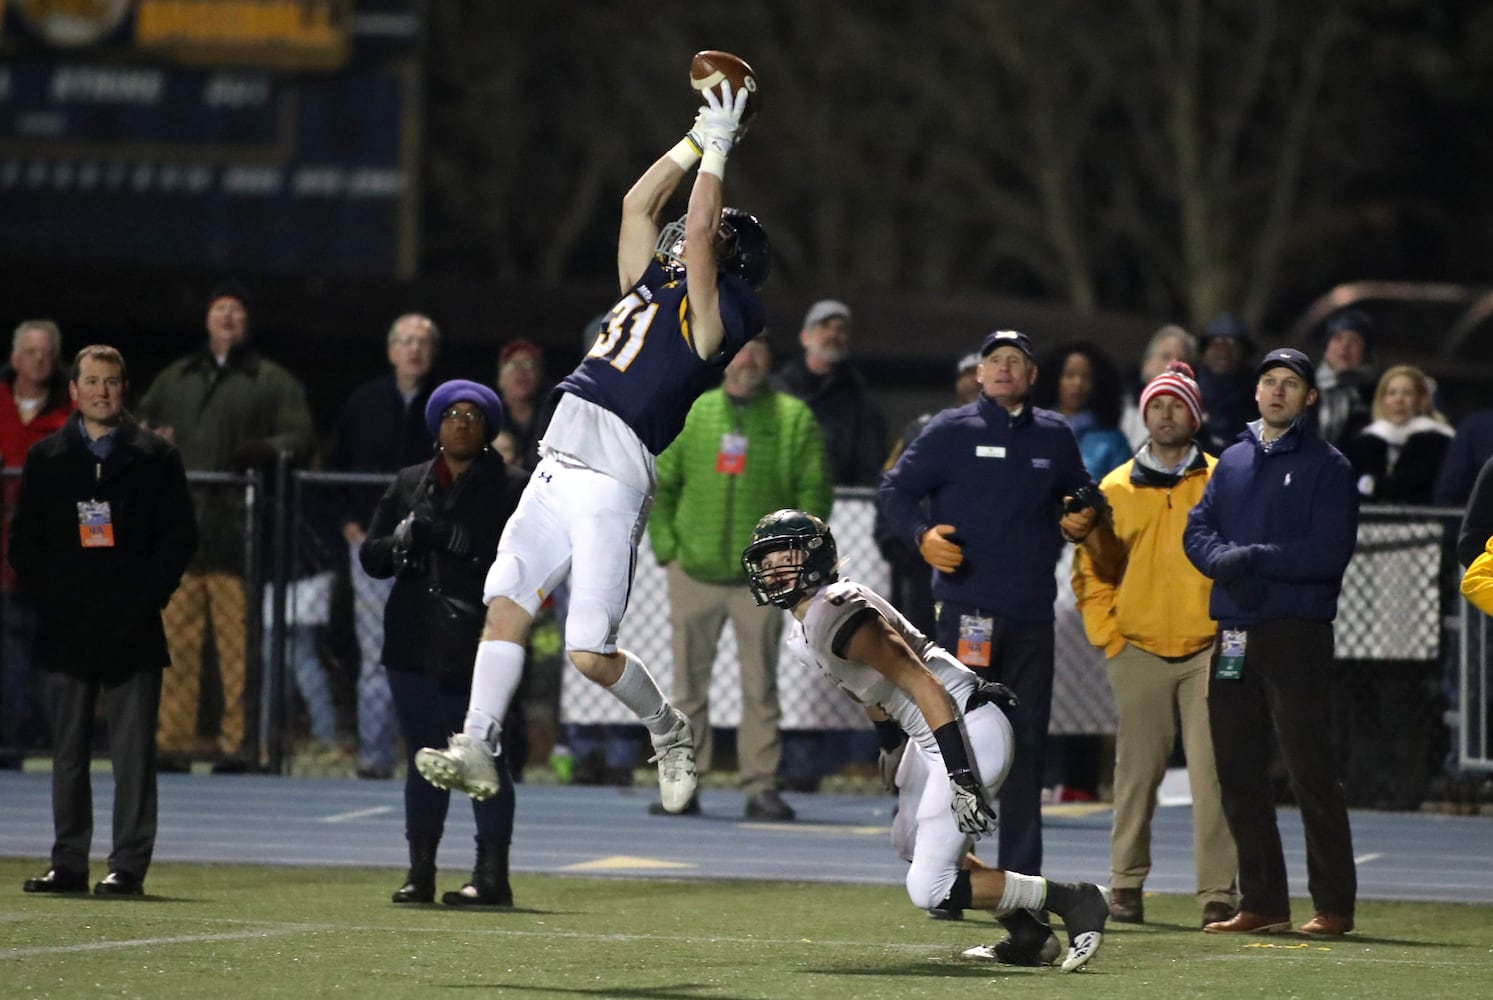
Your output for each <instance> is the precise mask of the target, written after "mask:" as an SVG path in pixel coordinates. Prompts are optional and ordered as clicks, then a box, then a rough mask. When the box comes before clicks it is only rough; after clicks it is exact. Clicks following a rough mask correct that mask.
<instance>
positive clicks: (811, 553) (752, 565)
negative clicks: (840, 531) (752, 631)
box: [741, 532, 838, 611]
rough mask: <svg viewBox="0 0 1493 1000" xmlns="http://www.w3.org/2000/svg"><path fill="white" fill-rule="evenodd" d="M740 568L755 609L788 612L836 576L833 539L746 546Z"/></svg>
mask: <svg viewBox="0 0 1493 1000" xmlns="http://www.w3.org/2000/svg"><path fill="white" fill-rule="evenodd" d="M741 565H742V567H743V568H744V569H745V570H746V574H747V582H748V584H749V585H750V586H751V589H752V597H753V598H755V599H756V601H757V603H758V604H759V605H765V604H771V605H773V606H774V607H779V608H783V609H785V610H790V611H791V610H792V609H793V608H794V607H796V606H797V605H798V604H799V602H800V601H802V600H803V599H804V598H805V597H808V596H810V595H811V594H813V593H815V592H816V591H818V590H819V589H820V588H821V587H823V586H825V585H826V584H829V583H833V582H834V580H835V579H836V577H837V575H838V572H837V571H838V559H837V557H836V554H835V542H834V538H833V537H832V536H830V535H829V534H828V533H827V532H826V533H825V534H816V535H811V536H808V537H802V536H799V537H793V536H785V535H777V536H774V537H767V538H762V539H760V540H758V541H755V542H753V543H752V544H750V545H748V546H747V548H746V551H745V552H743V553H742V556H741Z"/></svg>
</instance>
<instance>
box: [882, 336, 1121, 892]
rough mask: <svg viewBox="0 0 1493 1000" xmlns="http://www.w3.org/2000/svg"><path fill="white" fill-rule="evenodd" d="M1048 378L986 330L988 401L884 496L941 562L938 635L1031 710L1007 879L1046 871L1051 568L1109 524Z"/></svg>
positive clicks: (1021, 714) (1003, 858) (908, 532)
mask: <svg viewBox="0 0 1493 1000" xmlns="http://www.w3.org/2000/svg"><path fill="white" fill-rule="evenodd" d="M1037 375H1038V368H1037V363H1036V358H1035V355H1034V354H1033V353H1032V345H1031V341H1030V340H1029V339H1028V338H1027V336H1026V334H1024V333H1019V332H1017V331H1015V330H997V331H995V332H994V333H990V334H987V335H986V337H985V339H984V341H983V342H982V343H981V345H980V363H979V367H978V369H977V377H978V379H979V382H980V397H979V398H978V399H977V400H975V402H973V403H970V404H968V405H966V406H960V407H955V408H954V409H950V410H944V411H943V412H942V413H940V414H938V415H937V416H935V417H934V418H933V419H932V420H930V421H928V425H927V427H925V428H924V429H923V432H922V433H921V434H919V435H918V436H917V437H916V438H915V439H914V440H913V442H912V443H911V444H910V445H908V447H907V450H906V451H904V452H903V453H902V457H900V458H899V459H897V462H896V464H895V465H893V466H892V468H891V469H890V470H889V471H888V472H887V473H886V475H885V476H884V477H883V478H882V481H881V489H880V492H879V494H878V499H879V501H880V503H881V510H882V512H883V514H885V516H886V519H887V521H888V523H889V524H890V525H891V526H892V529H893V530H894V531H896V532H897V533H898V534H899V535H900V536H901V537H902V538H904V539H906V540H907V541H908V542H909V543H911V544H913V545H915V546H917V548H918V551H919V552H921V553H922V555H923V559H924V561H925V562H927V563H928V565H929V566H930V567H932V570H933V599H934V600H935V601H937V602H938V606H939V611H938V621H937V629H936V633H935V635H934V636H933V637H932V638H934V639H935V641H937V642H938V644H939V645H940V646H942V647H943V648H945V649H947V650H949V651H950V652H951V653H953V654H954V655H955V656H956V657H957V658H958V659H959V661H960V662H961V663H963V664H964V665H965V666H967V667H969V668H971V669H972V670H974V671H975V673H977V674H979V675H980V676H981V677H983V678H986V679H989V680H995V681H999V682H1000V683H1002V684H1005V685H1006V686H1007V687H1009V688H1011V689H1012V690H1013V691H1015V692H1016V697H1017V698H1018V699H1019V700H1020V702H1021V704H1020V705H1019V706H1018V708H1017V709H1016V710H1015V712H1014V713H1013V714H1012V717H1011V725H1012V727H1013V729H1014V730H1015V737H1016V760H1017V761H1018V762H1019V763H1018V766H1017V767H1016V768H1014V769H1013V770H1012V772H1011V773H1010V774H1009V775H1008V776H1007V777H1006V783H1005V784H1004V785H1002V786H1001V791H1000V815H1001V823H1000V846H999V861H998V863H999V865H1000V866H1001V867H1002V868H1005V869H1007V870H1009V871H1041V870H1042V799H1041V797H1042V775H1043V772H1044V770H1045V764H1044V754H1045V752H1046V740H1047V725H1048V720H1049V717H1050V714H1051V711H1052V683H1053V656H1054V651H1053V610H1052V609H1053V601H1054V599H1055V598H1056V597H1057V583H1056V578H1055V576H1054V573H1053V570H1054V568H1055V567H1056V565H1057V561H1058V554H1059V553H1060V552H1061V551H1062V547H1063V543H1064V541H1068V542H1080V541H1082V540H1083V539H1084V537H1086V536H1087V535H1088V533H1089V531H1090V530H1091V529H1092V528H1093V526H1094V524H1095V522H1096V520H1097V518H1098V511H1097V510H1096V509H1095V507H1094V504H1095V503H1096V501H1095V500H1093V499H1092V497H1093V495H1094V494H1096V493H1097V490H1095V488H1094V482H1093V480H1092V479H1090V478H1089V474H1088V472H1087V471H1086V470H1085V469H1084V465H1083V459H1082V457H1080V455H1079V451H1078V441H1077V440H1076V439H1075V438H1074V437H1073V431H1072V429H1070V428H1069V426H1068V424H1067V422H1066V421H1064V420H1063V417H1062V415H1061V414H1059V413H1057V412H1055V411H1052V410H1044V409H1042V408H1040V407H1037V406H1034V405H1032V403H1031V401H1030V398H1029V397H1030V394H1031V387H1032V385H1033V384H1034V383H1035V382H1036V380H1037ZM1084 496H1088V497H1090V499H1088V500H1083V499H1075V497H1079V498H1082V497H1084ZM924 500H926V501H927V503H926V506H925V505H924V502H923V501H924ZM1070 501H1072V502H1071V503H1070ZM1070 506H1071V507H1073V508H1075V509H1073V510H1068V509H1067V508H1068V507H1070Z"/></svg>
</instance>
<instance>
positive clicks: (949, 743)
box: [933, 719, 970, 778]
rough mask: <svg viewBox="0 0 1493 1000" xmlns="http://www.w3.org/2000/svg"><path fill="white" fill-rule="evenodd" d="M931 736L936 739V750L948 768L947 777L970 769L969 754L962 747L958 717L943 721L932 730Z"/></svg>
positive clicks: (962, 740)
mask: <svg viewBox="0 0 1493 1000" xmlns="http://www.w3.org/2000/svg"><path fill="white" fill-rule="evenodd" d="M933 738H934V739H935V740H937V741H938V752H939V753H940V754H941V755H942V756H943V764H944V767H945V768H947V769H948V772H949V777H951V778H952V777H953V776H954V775H956V774H958V773H960V772H961V771H962V772H966V773H968V772H969V771H970V766H969V754H968V753H967V752H965V749H964V730H963V729H962V728H961V727H960V725H959V720H958V719H955V720H954V721H953V722H945V723H944V724H943V725H941V726H939V727H938V728H937V729H935V730H933Z"/></svg>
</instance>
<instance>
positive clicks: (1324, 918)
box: [1183, 348, 1358, 936]
mask: <svg viewBox="0 0 1493 1000" xmlns="http://www.w3.org/2000/svg"><path fill="white" fill-rule="evenodd" d="M1258 377H1259V381H1258V384H1257V385H1256V388H1255V400H1256V402H1258V403H1259V407H1260V419H1259V420H1256V421H1254V422H1252V423H1250V424H1249V425H1248V427H1247V429H1246V431H1245V433H1244V434H1242V435H1240V439H1239V442H1238V443H1237V444H1234V445H1233V446H1231V447H1230V448H1228V449H1227V450H1226V451H1225V452H1224V453H1223V456H1222V457H1221V458H1220V459H1219V460H1218V465H1217V467H1216V468H1215V469H1214V472H1213V478H1212V479H1210V480H1209V481H1208V487H1207V489H1206V490H1205V491H1204V492H1203V499H1202V500H1201V502H1199V503H1198V505H1197V506H1196V507H1194V508H1193V509H1192V513H1191V514H1190V515H1189V517H1188V520H1187V532H1186V535H1185V537H1184V540H1183V547H1184V549H1185V551H1186V552H1187V557H1188V559H1190V560H1191V561H1192V563H1193V565H1194V566H1196V567H1197V568H1198V569H1199V570H1200V571H1201V572H1202V573H1203V574H1204V575H1205V576H1209V577H1212V579H1213V581H1214V587H1213V595H1212V598H1211V601H1210V606H1209V611H1210V613H1211V615H1212V617H1213V618H1214V620H1216V621H1217V622H1218V629H1219V633H1218V635H1219V638H1218V642H1217V644H1216V645H1215V647H1214V652H1213V661H1212V676H1211V678H1210V682H1209V685H1208V711H1209V714H1210V719H1211V725H1212V730H1213V746H1214V752H1215V756H1216V758H1217V763H1218V780H1219V785H1220V788H1221V791H1222V793H1223V808H1224V815H1225V816H1226V817H1227V819H1228V823H1229V829H1230V831H1231V832H1232V833H1233V835H1234V839H1235V841H1236V842H1237V843H1238V846H1239V890H1240V893H1241V898H1240V908H1239V912H1238V913H1237V914H1235V915H1234V916H1233V917H1231V918H1230V919H1228V920H1221V921H1218V922H1217V923H1212V924H1208V925H1207V926H1206V927H1204V928H1203V929H1204V930H1206V931H1208V932H1210V933H1214V934H1231V933H1246V934H1249V933H1255V934H1268V933H1274V932H1278V931H1289V930H1290V929H1291V917H1290V913H1291V908H1290V895H1289V891H1288V887H1287V884H1286V864H1285V859H1284V857H1283V855H1282V850H1281V842H1280V833H1279V831H1278V829H1277V827H1276V821H1275V802H1274V796H1273V794H1272V788H1271V783H1270V777H1269V763H1270V746H1269V742H1270V741H1269V734H1270V733H1271V732H1272V731H1274V732H1275V733H1276V734H1277V737H1278V739H1279V742H1280V751H1281V756H1282V758H1283V759H1284V761H1285V765H1286V769H1287V771H1288V772H1289V775H1290V780H1291V789H1292V791H1293V792H1294V794H1295V797H1296V801H1297V803H1298V805H1299V806H1300V808H1301V821H1302V825H1303V826H1304V827H1305V828H1306V849H1307V871H1308V873H1309V875H1308V886H1307V888H1308V890H1309V891H1310V892H1311V896H1312V902H1313V903H1314V904H1315V906H1316V910H1317V913H1316V916H1315V917H1313V918H1312V919H1311V920H1310V921H1308V922H1307V923H1306V924H1305V925H1304V926H1303V927H1302V928H1301V931H1302V932H1303V933H1305V934H1313V935H1324V936H1339V935H1342V934H1345V933H1347V932H1348V931H1351V930H1352V929H1353V907H1354V902H1355V898H1356V896H1357V889H1358V886H1357V875H1356V873H1355V871H1354V867H1353V837H1352V832H1351V830H1350V829H1349V826H1348V810H1347V805H1346V801H1345V799H1344V796H1343V789H1342V782H1341V776H1340V774H1339V770H1338V764H1337V760H1336V756H1335V755H1334V753H1333V748H1332V738H1331V731H1332V730H1331V725H1330V707H1329V691H1330V685H1331V678H1332V648H1333V647H1332V644H1333V637H1332V621H1333V619H1334V618H1336V617H1337V600H1338V593H1339V592H1340V591H1341V589H1342V583H1343V572H1344V571H1345V570H1346V569H1347V567H1348V560H1349V559H1350V558H1352V556H1353V546H1354V544H1355V542H1356V539H1357V533H1358V500H1357V494H1356V491H1355V489H1354V482H1353V472H1352V469H1351V467H1350V466H1349V464H1348V461H1347V459H1345V458H1344V457H1343V456H1342V455H1341V454H1339V452H1338V451H1337V449H1335V448H1333V447H1332V446H1331V445H1329V444H1327V443H1326V442H1324V441H1323V440H1322V439H1321V438H1320V437H1318V436H1317V435H1316V432H1315V431H1313V430H1312V429H1311V428H1310V426H1309V425H1308V423H1307V422H1306V421H1304V420H1303V419H1302V415H1303V414H1304V413H1305V412H1306V410H1307V408H1308V407H1310V406H1311V405H1312V404H1313V403H1315V402H1316V399H1317V391H1316V386H1315V382H1314V372H1313V368H1312V363H1311V360H1310V359H1309V358H1307V356H1306V355H1305V354H1302V353H1301V352H1300V351H1295V350H1291V349H1289V348H1285V349H1281V350H1276V351H1271V352H1270V353H1269V354H1267V355H1266V356H1265V359H1264V360H1263V361H1261V362H1260V366H1259V369H1258Z"/></svg>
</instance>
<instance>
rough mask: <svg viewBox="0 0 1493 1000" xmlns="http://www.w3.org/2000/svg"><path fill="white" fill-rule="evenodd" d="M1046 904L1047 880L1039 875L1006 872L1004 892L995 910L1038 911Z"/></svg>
mask: <svg viewBox="0 0 1493 1000" xmlns="http://www.w3.org/2000/svg"><path fill="white" fill-rule="evenodd" d="M1046 902H1047V880H1046V879H1045V878H1043V877H1041V876H1040V875H1022V874H1019V873H1017V872H1006V891H1005V892H1003V893H1002V894H1001V901H1000V905H999V906H997V907H996V909H997V910H1040V909H1042V904H1043V903H1046Z"/></svg>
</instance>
